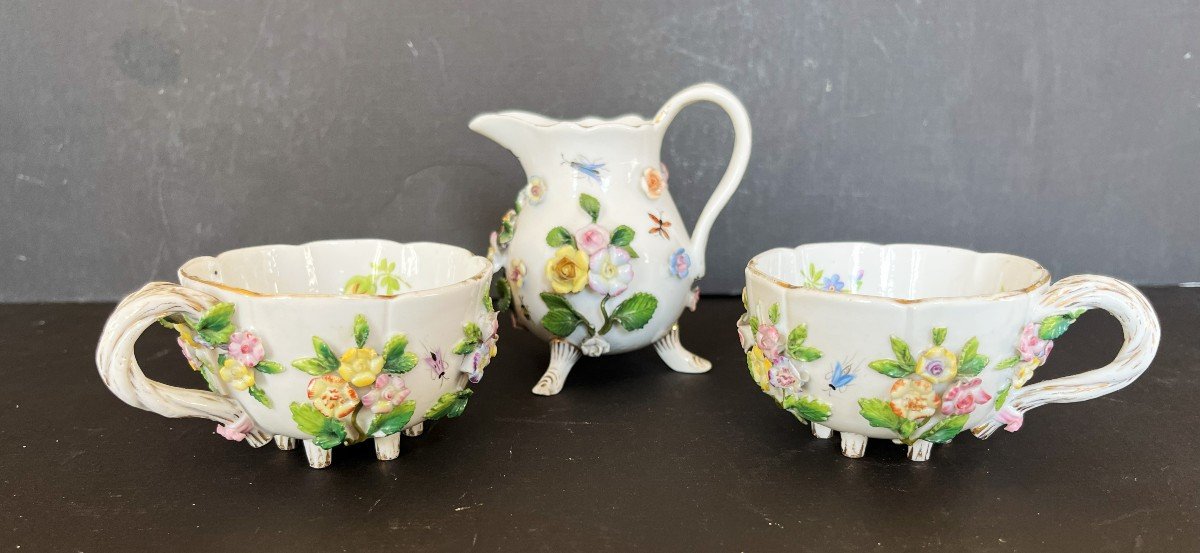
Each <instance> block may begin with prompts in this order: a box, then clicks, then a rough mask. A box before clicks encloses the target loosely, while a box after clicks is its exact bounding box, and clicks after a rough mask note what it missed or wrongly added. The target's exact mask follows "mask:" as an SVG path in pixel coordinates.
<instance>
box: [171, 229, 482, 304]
mask: <svg viewBox="0 0 1200 553" xmlns="http://www.w3.org/2000/svg"><path fill="white" fill-rule="evenodd" d="M364 242H367V243H373V244H389V245H395V246H416V245H430V246H435V247H438V248H446V249H452V250H458V251H462V252H466V253H467V254H469V255H470V256H471V259H478V260H481V261H483V268H482V269H480V270H479V271H478V272H476V273H475V274H473V275H471V276H469V277H467V278H464V279H461V280H457V281H454V282H451V283H449V284H443V285H441V286H437V287H434V288H426V289H424V290H412V291H408V292H400V293H398V294H391V295H369V296H368V295H345V294H309V293H286V294H272V293H264V292H256V291H254V290H249V289H246V288H241V287H238V286H231V285H229V284H225V283H223V282H217V281H214V280H209V279H204V278H200V277H197V276H195V275H193V274H191V273H189V272H187V270H186V269H187V268H188V266H189V265H191V264H193V263H197V262H199V261H202V260H206V259H212V260H214V261H217V260H218V258H220V256H222V255H225V254H229V253H234V252H245V251H250V250H259V249H266V248H309V247H311V246H315V245H321V244H360V243H364ZM178 272H179V278H180V279H187V280H191V281H194V282H198V283H201V284H205V285H208V286H212V287H213V288H217V289H219V290H224V291H226V292H232V293H235V294H239V295H242V296H248V297H253V298H331V299H339V300H368V301H372V300H392V299H396V298H405V297H420V296H432V295H436V294H440V293H442V292H447V291H449V290H450V289H453V288H458V287H460V286H466V285H468V284H471V283H473V282H476V281H479V280H482V279H485V278H487V277H490V276H491V273H492V262H491V261H488V260H487V258H486V257H482V256H478V255H475V254H474V253H473V252H471V250H468V249H466V248H461V247H458V246H452V245H450V244H442V243H440V242H428V241H421V242H396V241H394V240H384V239H381V238H347V239H332V240H314V241H312V242H305V243H303V244H263V245H261V246H250V247H246V248H235V249H232V250H226V251H223V252H221V253H219V254H217V255H202V256H199V257H193V258H191V259H189V260H187V261H185V262H184V263H183V265H180V266H179V271H178Z"/></svg>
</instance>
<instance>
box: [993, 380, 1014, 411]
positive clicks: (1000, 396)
mask: <svg viewBox="0 0 1200 553" xmlns="http://www.w3.org/2000/svg"><path fill="white" fill-rule="evenodd" d="M1009 390H1012V382H1009V383H1008V384H1006V385H1005V386H1004V389H1003V390H1000V392H999V393H997V394H996V403H995V405H996V410H999V409H1000V408H1001V407H1004V402H1005V400H1007V399H1008V392H1009Z"/></svg>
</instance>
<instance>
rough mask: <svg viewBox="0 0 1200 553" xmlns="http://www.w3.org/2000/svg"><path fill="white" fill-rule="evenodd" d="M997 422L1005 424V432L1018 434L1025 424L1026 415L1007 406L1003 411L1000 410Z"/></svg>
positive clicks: (997, 414)
mask: <svg viewBox="0 0 1200 553" xmlns="http://www.w3.org/2000/svg"><path fill="white" fill-rule="evenodd" d="M996 421H997V422H1001V423H1003V424H1004V429H1005V430H1007V431H1009V432H1016V431H1018V430H1020V429H1021V425H1022V424H1024V423H1025V415H1022V414H1021V412H1020V411H1017V410H1016V409H1014V408H1012V407H1009V406H1007V405H1005V406H1004V408H1003V409H1000V412H999V413H996Z"/></svg>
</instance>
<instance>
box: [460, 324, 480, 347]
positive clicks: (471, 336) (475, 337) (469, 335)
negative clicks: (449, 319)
mask: <svg viewBox="0 0 1200 553" xmlns="http://www.w3.org/2000/svg"><path fill="white" fill-rule="evenodd" d="M463 336H466V339H467V341H470V342H482V341H483V330H481V329H480V328H479V325H477V324H475V323H467V324H465V325H463Z"/></svg>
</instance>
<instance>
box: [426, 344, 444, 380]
mask: <svg viewBox="0 0 1200 553" xmlns="http://www.w3.org/2000/svg"><path fill="white" fill-rule="evenodd" d="M425 349H426V350H428V351H429V357H426V358H425V363H426V364H427V365H429V370H430V371H431V372H432V373H433V379H434V380H438V379H441V378H445V377H446V358H445V357H443V356H442V350H440V349H436V350H433V349H429V348H428V347H426V348H425Z"/></svg>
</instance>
